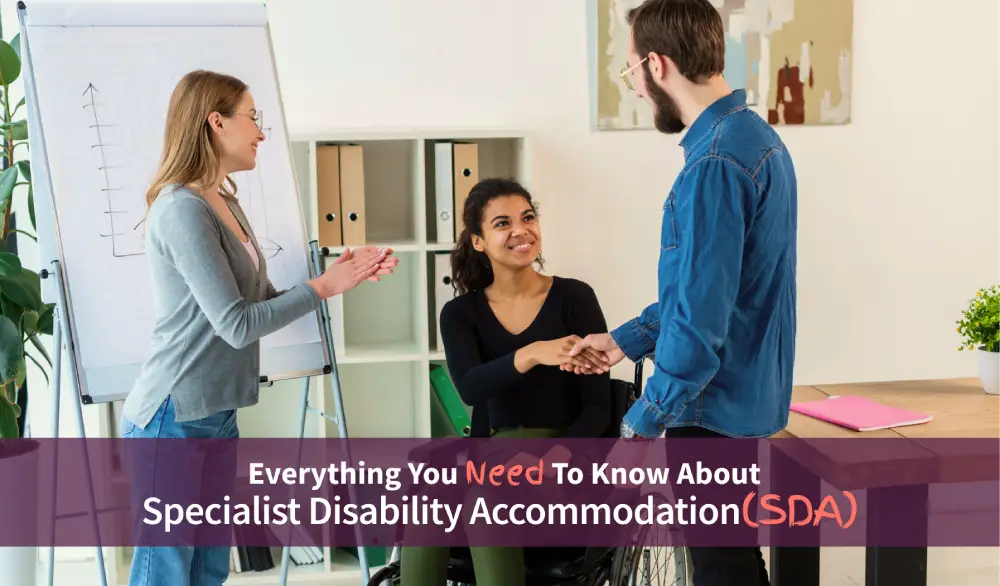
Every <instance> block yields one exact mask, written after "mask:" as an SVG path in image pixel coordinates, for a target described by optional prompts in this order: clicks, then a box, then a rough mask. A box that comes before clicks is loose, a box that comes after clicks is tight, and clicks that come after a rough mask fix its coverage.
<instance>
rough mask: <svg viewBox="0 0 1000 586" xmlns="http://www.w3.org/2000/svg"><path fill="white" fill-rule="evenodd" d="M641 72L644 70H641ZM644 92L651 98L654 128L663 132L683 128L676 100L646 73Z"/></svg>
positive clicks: (674, 132)
mask: <svg viewBox="0 0 1000 586" xmlns="http://www.w3.org/2000/svg"><path fill="white" fill-rule="evenodd" d="M643 65H645V64H643ZM644 69H645V68H644ZM643 73H644V74H645V73H646V72H645V71H643ZM646 92H647V93H648V94H649V97H650V98H651V99H652V100H653V105H654V108H653V125H654V126H655V127H656V129H657V130H659V131H660V132H662V133H663V134H677V133H679V132H681V131H682V130H684V128H685V127H686V125H685V124H684V121H682V120H681V113H680V111H679V110H678V109H677V102H675V101H674V99H673V98H671V97H670V96H669V95H667V92H665V91H664V90H663V88H661V87H660V86H658V85H656V83H655V82H653V81H652V80H650V79H649V76H648V75H646Z"/></svg>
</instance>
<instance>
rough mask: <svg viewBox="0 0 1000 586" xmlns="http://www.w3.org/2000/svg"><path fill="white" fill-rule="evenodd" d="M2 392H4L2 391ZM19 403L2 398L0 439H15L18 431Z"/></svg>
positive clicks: (0, 403)
mask: <svg viewBox="0 0 1000 586" xmlns="http://www.w3.org/2000/svg"><path fill="white" fill-rule="evenodd" d="M0 394H2V393H0ZM18 411H20V409H18V407H17V405H15V404H12V403H8V402H7V401H6V400H4V399H2V398H0V439H14V438H16V437H17V436H18V433H17V415H18V413H17V412H18Z"/></svg>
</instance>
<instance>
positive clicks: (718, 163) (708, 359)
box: [622, 157, 757, 437]
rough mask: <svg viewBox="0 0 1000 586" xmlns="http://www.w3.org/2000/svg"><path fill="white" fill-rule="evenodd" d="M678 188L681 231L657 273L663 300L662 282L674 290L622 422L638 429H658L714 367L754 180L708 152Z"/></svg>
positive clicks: (635, 331)
mask: <svg viewBox="0 0 1000 586" xmlns="http://www.w3.org/2000/svg"><path fill="white" fill-rule="evenodd" d="M675 193H676V196H675V217H674V220H675V222H676V225H677V226H678V228H679V234H678V239H677V240H678V246H677V248H676V249H675V250H672V251H671V252H670V254H675V255H678V256H677V257H676V258H674V259H671V260H672V261H673V262H672V264H671V266H672V267H673V270H672V272H671V273H670V274H666V275H665V274H663V273H662V272H661V274H660V276H659V281H660V283H659V287H660V292H661V297H660V298H661V300H663V299H665V296H664V295H663V292H664V287H665V283H666V282H669V283H670V288H671V294H670V296H669V298H668V302H667V306H666V307H664V303H661V305H660V307H659V315H660V318H659V319H660V321H659V331H658V335H657V338H656V346H655V347H656V350H655V358H654V360H653V363H654V366H655V368H654V370H653V373H652V375H651V376H650V378H649V380H648V381H647V383H646V389H645V391H644V392H643V394H642V396H641V397H640V398H639V400H638V401H636V403H635V405H633V407H632V409H631V410H630V411H629V412H628V414H627V415H626V417H625V425H626V426H628V427H627V429H629V430H634V432H635V435H637V436H640V437H659V436H660V435H661V434H662V433H663V430H664V428H665V426H666V425H668V424H669V423H671V422H672V421H673V420H675V419H677V418H678V417H679V416H680V415H681V414H682V413H683V412H684V410H685V409H686V408H687V406H688V405H689V404H690V403H691V402H692V401H694V400H695V399H697V398H698V396H699V394H700V393H701V392H702V391H703V389H704V388H705V387H706V386H707V385H708V383H709V381H711V380H712V378H713V377H714V376H715V374H716V373H717V372H718V370H719V365H720V363H721V361H720V358H719V352H720V350H721V348H722V346H723V344H724V342H725V340H726V337H727V335H728V333H729V324H730V320H731V318H732V314H733V309H734V307H735V304H736V298H737V295H738V293H739V288H740V272H741V267H742V259H743V247H744V237H745V234H746V232H747V226H748V223H749V221H750V218H751V217H752V213H751V212H749V211H748V210H752V206H753V201H754V198H755V196H756V193H757V187H756V184H755V183H754V181H753V180H752V179H751V178H750V176H749V175H747V174H746V173H745V172H744V171H743V170H742V169H740V168H739V167H738V166H736V165H735V164H733V163H731V162H728V161H726V160H723V159H719V158H716V157H706V158H704V159H702V160H700V161H698V162H696V163H694V164H693V165H692V166H691V168H690V170H689V171H687V172H686V175H685V177H684V178H683V180H682V183H681V188H680V189H678V190H676V192H675ZM667 279H669V281H667ZM651 307H652V306H651ZM640 323H641V322H640ZM623 327H624V326H623ZM630 328H631V329H630V330H627V332H628V334H626V335H623V336H622V338H623V340H624V341H625V342H626V343H632V345H631V346H629V347H630V349H633V350H634V349H635V348H637V347H638V344H636V343H634V342H635V340H637V339H640V338H641V336H642V334H643V331H642V330H641V326H640V325H639V324H635V325H632V326H630ZM623 351H624V349H623ZM626 354H627V353H626Z"/></svg>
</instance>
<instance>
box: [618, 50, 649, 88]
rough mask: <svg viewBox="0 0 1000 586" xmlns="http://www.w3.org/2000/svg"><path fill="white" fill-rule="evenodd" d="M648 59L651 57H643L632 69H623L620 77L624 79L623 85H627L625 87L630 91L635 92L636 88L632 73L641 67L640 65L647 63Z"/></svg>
mask: <svg viewBox="0 0 1000 586" xmlns="http://www.w3.org/2000/svg"><path fill="white" fill-rule="evenodd" d="M646 59H649V57H643V59H642V61H640V62H638V63H636V64H635V65H633V66H632V67H626V68H623V69H622V70H621V73H619V74H618V76H619V77H621V78H622V83H623V84H625V87H627V88H628V89H629V90H631V91H633V92H634V91H635V86H634V85H632V77H631V76H632V72H633V71H634V70H635V68H636V67H639V66H640V65H642V64H643V63H645V62H646Z"/></svg>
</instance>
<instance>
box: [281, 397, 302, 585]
mask: <svg viewBox="0 0 1000 586" xmlns="http://www.w3.org/2000/svg"><path fill="white" fill-rule="evenodd" d="M299 407H300V408H299V451H298V455H297V456H296V458H295V465H296V468H297V467H298V466H299V465H300V464H301V463H302V439H303V438H304V437H305V435H306V411H308V409H309V377H305V378H303V379H302V397H301V399H300V404H299ZM292 530H293V526H292V525H291V524H289V525H288V541H287V542H286V545H285V546H284V547H283V548H281V580H280V581H279V582H278V584H280V585H281V586H285V585H286V584H287V583H288V564H289V558H290V557H291V543H292Z"/></svg>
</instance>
